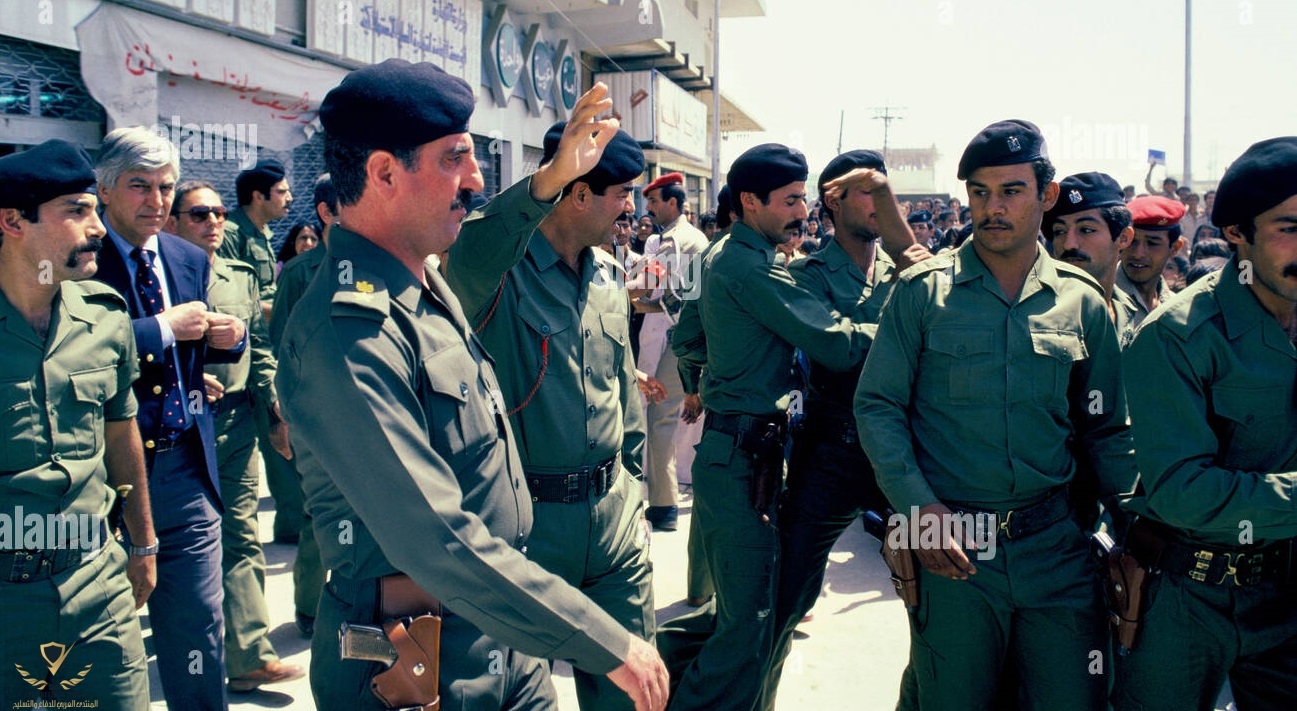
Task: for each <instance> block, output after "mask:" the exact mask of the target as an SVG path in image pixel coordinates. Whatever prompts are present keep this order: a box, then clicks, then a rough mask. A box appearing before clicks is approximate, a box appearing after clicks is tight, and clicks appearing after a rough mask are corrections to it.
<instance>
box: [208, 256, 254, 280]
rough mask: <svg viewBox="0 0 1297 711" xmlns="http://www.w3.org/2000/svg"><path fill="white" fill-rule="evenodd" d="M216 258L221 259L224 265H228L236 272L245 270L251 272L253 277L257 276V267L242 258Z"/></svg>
mask: <svg viewBox="0 0 1297 711" xmlns="http://www.w3.org/2000/svg"><path fill="white" fill-rule="evenodd" d="M217 259H219V260H221V261H222V262H225V264H226V266H228V267H230V268H231V269H233V270H234V271H236V272H247V273H249V274H251V275H252V276H253V278H254V279H255V278H256V276H257V268H256V267H254V266H252V265H251V264H248V263H247V262H245V261H243V260H242V259H230V258H228V257H217Z"/></svg>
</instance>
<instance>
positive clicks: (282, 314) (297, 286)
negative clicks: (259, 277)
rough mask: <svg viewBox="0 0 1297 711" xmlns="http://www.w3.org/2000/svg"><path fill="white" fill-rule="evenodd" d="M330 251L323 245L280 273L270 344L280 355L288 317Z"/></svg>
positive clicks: (300, 256) (271, 322) (276, 289)
mask: <svg viewBox="0 0 1297 711" xmlns="http://www.w3.org/2000/svg"><path fill="white" fill-rule="evenodd" d="M327 254H328V250H326V249H325V245H323V244H321V245H319V246H317V247H316V248H315V249H312V250H308V251H306V252H303V253H302V254H299V255H297V256H296V257H293V258H292V259H290V260H288V263H287V264H285V265H284V268H283V269H282V270H280V272H279V281H278V282H277V283H276V284H275V304H274V307H273V308H272V309H270V342H271V343H272V344H273V345H274V347H275V352H276V355H278V351H279V344H280V343H281V342H283V340H284V327H285V326H287V325H288V316H289V315H290V314H292V313H293V307H294V306H296V305H297V302H298V301H299V300H300V299H301V298H302V294H305V293H306V287H308V286H310V284H311V280H312V279H314V278H315V273H316V272H317V271H319V270H320V265H321V264H323V263H324V259H325V256H326V255H327Z"/></svg>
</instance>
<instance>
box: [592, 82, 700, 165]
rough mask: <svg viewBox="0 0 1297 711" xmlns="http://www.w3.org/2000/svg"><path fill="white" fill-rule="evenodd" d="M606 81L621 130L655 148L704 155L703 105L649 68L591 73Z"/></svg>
mask: <svg viewBox="0 0 1297 711" xmlns="http://www.w3.org/2000/svg"><path fill="white" fill-rule="evenodd" d="M595 80H596V81H602V82H603V83H605V84H607V85H608V89H609V92H610V94H611V97H612V100H613V115H615V116H616V117H617V118H618V119H619V120H620V121H621V127H622V130H624V131H626V132H627V133H629V134H630V135H631V137H632V138H634V139H635V140H637V141H643V142H649V143H652V144H653V147H655V148H666V149H669V150H672V151H675V152H676V153H679V154H681V155H684V156H688V157H691V158H696V159H699V160H701V159H702V158H704V157H705V156H706V155H707V105H706V104H704V103H703V102H701V101H699V100H698V99H696V98H694V97H693V96H692V95H691V94H690V93H689V92H687V91H685V90H684V89H681V88H680V87H679V86H676V84H675V83H674V82H672V81H671V80H670V79H668V78H666V77H665V76H663V75H662V74H659V73H658V72H656V71H653V70H652V69H646V70H642V71H635V72H607V73H602V74H596V75H595Z"/></svg>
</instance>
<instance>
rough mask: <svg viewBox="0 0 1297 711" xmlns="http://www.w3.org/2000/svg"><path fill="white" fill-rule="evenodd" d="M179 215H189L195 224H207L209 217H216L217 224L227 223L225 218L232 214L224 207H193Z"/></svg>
mask: <svg viewBox="0 0 1297 711" xmlns="http://www.w3.org/2000/svg"><path fill="white" fill-rule="evenodd" d="M179 214H181V215H189V220H190V221H191V222H195V223H198V222H207V216H208V215H215V216H216V221H217V222H225V216H226V215H228V214H230V211H229V210H226V209H225V208H223V207H191V208H189V209H188V210H185V211H184V212H181V213H179Z"/></svg>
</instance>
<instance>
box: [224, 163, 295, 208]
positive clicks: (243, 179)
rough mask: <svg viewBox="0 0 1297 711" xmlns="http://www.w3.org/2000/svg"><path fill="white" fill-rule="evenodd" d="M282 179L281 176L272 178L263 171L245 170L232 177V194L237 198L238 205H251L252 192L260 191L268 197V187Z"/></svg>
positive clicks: (273, 185)
mask: <svg viewBox="0 0 1297 711" xmlns="http://www.w3.org/2000/svg"><path fill="white" fill-rule="evenodd" d="M282 180H283V178H273V177H271V176H269V175H267V174H265V173H260V172H254V171H249V170H245V171H243V172H242V173H239V177H237V178H235V179H234V194H235V195H236V196H237V197H238V199H239V205H241V206H242V205H251V204H252V194H253V193H261V194H262V195H265V196H266V198H267V199H268V198H270V189H271V188H273V187H275V185H277V184H279V182H280V181H282Z"/></svg>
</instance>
